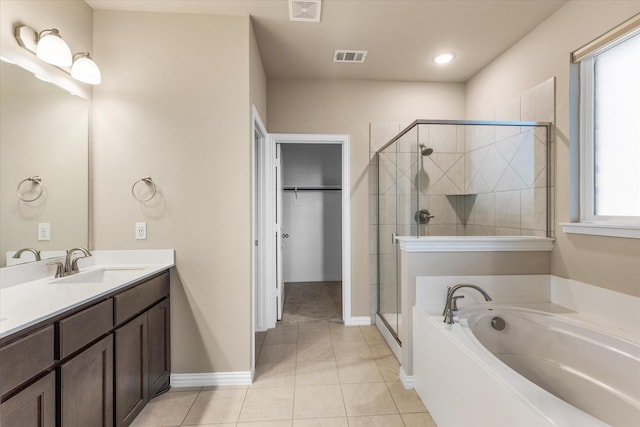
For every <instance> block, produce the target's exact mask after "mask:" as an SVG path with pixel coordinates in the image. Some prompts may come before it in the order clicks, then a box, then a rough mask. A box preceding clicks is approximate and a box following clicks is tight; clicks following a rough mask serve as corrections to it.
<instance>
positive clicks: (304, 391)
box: [293, 385, 346, 419]
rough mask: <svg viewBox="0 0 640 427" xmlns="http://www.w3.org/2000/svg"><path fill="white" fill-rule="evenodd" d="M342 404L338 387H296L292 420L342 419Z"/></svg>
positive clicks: (340, 391)
mask: <svg viewBox="0 0 640 427" xmlns="http://www.w3.org/2000/svg"><path fill="white" fill-rule="evenodd" d="M345 415H346V413H345V410H344V402H343V400H342V390H341V389H340V386H339V385H303V386H297V387H296V390H295V394H294V404H293V418H294V419H298V418H319V417H344V416H345Z"/></svg>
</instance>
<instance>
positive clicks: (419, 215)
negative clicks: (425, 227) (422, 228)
mask: <svg viewBox="0 0 640 427" xmlns="http://www.w3.org/2000/svg"><path fill="white" fill-rule="evenodd" d="M431 218H435V216H434V215H431V212H429V211H428V210H427V209H420V210H417V211H416V215H415V219H416V222H417V223H418V224H429V221H431Z"/></svg>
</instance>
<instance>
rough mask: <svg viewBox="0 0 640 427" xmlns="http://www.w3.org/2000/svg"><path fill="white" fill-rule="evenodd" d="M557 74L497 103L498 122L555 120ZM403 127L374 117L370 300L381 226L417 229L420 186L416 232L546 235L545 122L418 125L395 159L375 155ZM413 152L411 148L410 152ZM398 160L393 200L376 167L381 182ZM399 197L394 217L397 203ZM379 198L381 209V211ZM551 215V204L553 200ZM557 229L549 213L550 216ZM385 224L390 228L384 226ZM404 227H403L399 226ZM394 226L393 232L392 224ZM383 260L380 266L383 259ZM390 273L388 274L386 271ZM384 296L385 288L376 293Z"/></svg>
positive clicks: (384, 248)
mask: <svg viewBox="0 0 640 427" xmlns="http://www.w3.org/2000/svg"><path fill="white" fill-rule="evenodd" d="M554 100H555V79H554V78H550V79H548V80H546V81H545V82H543V83H541V84H539V85H537V86H535V87H533V88H531V89H529V90H527V91H525V92H524V93H522V94H521V95H520V96H518V97H515V98H513V99H510V100H508V101H507V102H505V103H504V104H502V105H499V106H497V107H496V108H495V109H494V120H497V121H543V122H554V120H555V103H554ZM404 127H405V126H404V125H403V126H401V124H399V123H371V125H370V145H369V147H370V154H371V163H370V168H369V179H370V181H369V188H370V194H371V197H370V221H371V222H370V224H371V233H370V241H371V251H370V253H371V263H370V265H371V276H370V277H371V284H372V285H371V296H372V300H371V304H372V305H371V306H372V314H373V313H375V312H376V306H377V298H378V295H377V283H378V276H377V274H378V261H377V257H378V254H377V251H378V227H380V229H381V231H383V233H382V235H383V236H387V235H388V234H390V233H385V232H384V231H385V229H386V228H389V230H391V229H392V228H395V225H394V221H396V222H397V223H398V224H400V230H399V231H400V234H411V235H415V234H416V233H415V231H416V230H415V228H414V227H412V226H411V223H412V220H413V212H410V211H413V210H415V206H413V205H414V204H415V203H412V202H411V201H412V200H414V199H415V197H414V194H415V191H416V189H417V188H420V189H421V190H422V192H421V194H420V195H419V200H420V208H425V209H428V210H429V212H430V213H431V215H434V218H432V219H431V221H430V223H429V224H428V225H420V235H421V236H474V235H485V236H495V235H515V236H520V235H535V236H545V235H546V229H547V212H546V204H547V181H546V180H547V170H546V153H547V147H546V144H552V143H553V130H552V132H551V139H550V141H548V142H547V136H546V128H530V127H499V126H467V125H465V126H461V125H419V126H418V127H417V129H414V130H413V131H412V132H409V133H408V134H407V135H405V136H403V138H401V140H400V143H399V144H398V153H399V156H398V157H397V160H395V159H394V160H393V161H390V159H391V158H392V157H393V156H391V155H389V156H387V157H388V158H386V159H380V164H379V163H378V159H377V158H376V156H375V153H376V152H377V151H378V150H379V149H380V147H382V146H383V145H384V144H386V143H387V142H389V141H390V140H391V139H392V138H393V137H394V136H396V135H397V134H398V133H399V132H400V130H402V129H403V128H404ZM417 143H422V144H424V145H425V146H426V147H429V148H432V149H433V153H432V154H431V155H430V156H428V157H427V156H423V157H422V159H419V158H417V156H416V155H415V150H416V144H417ZM411 153H413V154H411ZM549 153H550V159H549V161H550V165H551V168H550V173H551V174H550V175H549V176H550V179H551V185H550V188H549V190H550V192H551V194H550V196H551V197H550V198H549V199H550V200H553V199H554V197H553V195H554V190H555V187H554V176H553V173H554V171H553V164H554V161H553V153H554V150H549ZM396 161H397V163H398V186H397V187H398V188H397V192H398V194H397V199H396V192H395V190H394V189H391V188H389V189H387V188H383V189H382V188H381V189H380V191H381V192H382V194H383V195H382V196H381V197H380V199H378V191H379V189H378V170H379V168H381V169H382V170H380V174H381V182H382V184H381V186H385V187H386V184H385V182H388V181H390V180H393V179H395V173H396V172H395V167H396ZM396 200H397V203H398V211H397V215H398V217H397V218H396V217H395V215H396V212H395V203H396ZM378 203H380V214H379V213H378ZM550 212H551V218H553V213H554V208H553V203H551V206H550ZM549 227H550V230H549V232H550V234H551V236H553V235H554V229H553V220H551V221H549ZM389 230H387V231H389ZM403 231H404V233H403ZM390 232H392V231H390ZM386 240H388V239H386V238H384V239H383V241H382V242H381V243H382V244H381V245H380V251H381V262H382V263H384V264H385V265H386V264H389V265H386V267H387V268H382V271H383V273H384V272H385V271H386V272H387V274H389V273H388V272H390V271H392V270H394V268H391V265H390V264H391V263H393V262H395V257H392V256H391V255H392V253H395V251H393V250H392V245H387V244H385V241H386ZM382 267H384V266H382ZM385 279H389V280H391V279H392V278H391V277H388V278H385ZM381 297H382V295H381Z"/></svg>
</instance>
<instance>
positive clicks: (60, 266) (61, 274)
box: [47, 261, 64, 279]
mask: <svg viewBox="0 0 640 427" xmlns="http://www.w3.org/2000/svg"><path fill="white" fill-rule="evenodd" d="M47 265H55V266H56V275H55V276H54V277H55V278H56V279H58V278H60V277H64V264H63V263H61V262H60V261H58V262H48V263H47Z"/></svg>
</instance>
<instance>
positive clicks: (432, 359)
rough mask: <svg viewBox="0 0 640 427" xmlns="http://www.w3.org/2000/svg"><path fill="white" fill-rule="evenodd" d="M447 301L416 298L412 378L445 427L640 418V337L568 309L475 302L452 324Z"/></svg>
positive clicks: (622, 422)
mask: <svg viewBox="0 0 640 427" xmlns="http://www.w3.org/2000/svg"><path fill="white" fill-rule="evenodd" d="M543 305H544V304H543ZM549 306H550V307H551V306H552V305H549ZM441 310H442V307H438V308H437V311H436V308H435V307H431V308H429V307H427V308H425V307H415V308H414V379H415V383H416V386H415V387H416V390H417V391H418V394H419V395H420V397H421V398H422V399H423V401H424V402H425V404H426V406H427V409H429V411H430V412H431V413H432V415H433V417H434V419H435V421H436V422H437V423H438V425H439V426H440V427H446V426H456V427H458V426H496V427H497V426H529V425H530V426H543V425H550V426H571V427H573V426H579V427H582V426H602V425H613V426H624V427H626V426H638V425H639V424H638V422H639V421H638V420H640V345H639V343H638V342H633V340H632V339H628V337H627V339H625V338H622V337H614V336H612V334H611V333H608V332H607V331H604V330H599V329H598V327H589V326H588V324H587V323H585V322H580V321H576V320H574V319H572V315H566V314H551V313H545V312H543V311H537V310H531V309H523V308H517V307H509V306H504V305H492V304H491V303H489V304H477V305H473V306H469V307H467V308H463V309H461V311H460V312H459V313H458V316H456V318H455V321H456V322H455V324H454V325H447V324H445V323H443V322H442V315H441ZM494 317H501V318H502V319H503V320H504V321H505V323H506V326H505V328H504V330H502V331H498V330H495V329H493V328H492V326H491V319H492V318H494ZM609 332H610V331H609ZM418 336H419V337H420V338H417V337H418ZM507 365H508V366H507Z"/></svg>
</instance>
